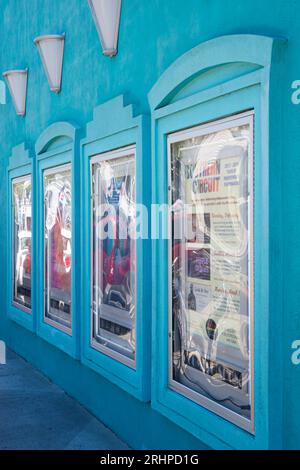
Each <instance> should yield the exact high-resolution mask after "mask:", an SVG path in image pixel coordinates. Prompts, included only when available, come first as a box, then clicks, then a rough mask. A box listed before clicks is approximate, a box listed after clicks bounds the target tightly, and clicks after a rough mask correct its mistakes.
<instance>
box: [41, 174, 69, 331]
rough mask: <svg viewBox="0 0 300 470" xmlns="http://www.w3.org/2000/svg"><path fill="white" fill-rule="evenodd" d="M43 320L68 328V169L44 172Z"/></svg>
mask: <svg viewBox="0 0 300 470" xmlns="http://www.w3.org/2000/svg"><path fill="white" fill-rule="evenodd" d="M44 196H45V320H46V322H48V323H51V324H53V325H54V326H57V327H58V328H61V329H68V330H69V329H70V328H71V280H72V271H71V267H72V205H71V204H72V192H71V167H70V166H69V165H66V166H62V167H57V168H54V169H53V168H52V169H51V170H46V171H45V172H44Z"/></svg>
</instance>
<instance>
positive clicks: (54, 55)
mask: <svg viewBox="0 0 300 470" xmlns="http://www.w3.org/2000/svg"><path fill="white" fill-rule="evenodd" d="M34 43H35V44H36V45H37V47H38V50H39V53H40V56H41V59H42V63H43V66H44V70H45V73H46V75H47V79H48V82H49V85H50V90H51V91H54V93H59V92H60V90H61V77H62V66H63V58H64V46H65V34H53V35H47V36H39V37H38V38H36V39H35V40H34Z"/></svg>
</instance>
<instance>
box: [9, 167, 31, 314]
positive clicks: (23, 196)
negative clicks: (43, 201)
mask: <svg viewBox="0 0 300 470" xmlns="http://www.w3.org/2000/svg"><path fill="white" fill-rule="evenodd" d="M12 196H13V302H14V303H16V304H18V305H20V306H22V307H25V308H27V309H31V224H32V209H31V176H30V175H28V176H25V177H21V178H16V179H14V180H13V181H12Z"/></svg>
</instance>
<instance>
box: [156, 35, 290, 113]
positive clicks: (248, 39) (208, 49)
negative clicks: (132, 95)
mask: <svg viewBox="0 0 300 470" xmlns="http://www.w3.org/2000/svg"><path fill="white" fill-rule="evenodd" d="M273 41H274V39H273V38H270V37H267V36H258V35H250V34H235V35H228V36H221V37H218V38H215V39H211V40H210V41H207V42H204V43H202V44H200V45H198V46H196V47H194V48H193V49H192V50H190V51H188V52H187V53H186V54H184V55H183V56H181V57H179V59H177V60H176V61H175V62H174V63H173V64H172V65H171V66H170V67H169V68H168V69H167V70H166V71H165V72H164V73H163V74H162V76H161V77H160V78H159V80H158V81H157V83H156V84H155V85H154V87H153V88H152V90H151V91H150V93H149V94H148V98H149V103H150V107H151V109H152V110H154V109H157V108H158V107H160V106H162V105H163V106H164V105H165V104H166V102H168V101H169V100H170V98H171V96H173V95H174V94H176V93H177V92H178V91H179V89H180V88H182V87H183V84H187V83H188V82H190V81H191V80H193V79H194V78H195V77H196V76H198V75H199V74H200V73H203V72H204V71H206V70H209V69H212V68H215V67H217V66H220V65H223V64H234V63H248V64H253V65H257V66H259V67H262V68H265V69H266V68H268V67H269V66H270V64H271V59H272V49H273ZM283 41H284V40H283Z"/></svg>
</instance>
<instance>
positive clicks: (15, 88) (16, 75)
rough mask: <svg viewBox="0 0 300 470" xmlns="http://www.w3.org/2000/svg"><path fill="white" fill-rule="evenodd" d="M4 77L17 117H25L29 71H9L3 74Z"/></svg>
mask: <svg viewBox="0 0 300 470" xmlns="http://www.w3.org/2000/svg"><path fill="white" fill-rule="evenodd" d="M3 77H4V78H5V79H6V83H7V86H8V88H9V91H10V94H11V97H12V100H13V103H14V106H15V109H16V113H17V115H18V116H25V114H26V96H27V78H28V69H25V70H8V71H7V72H4V73H3Z"/></svg>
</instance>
